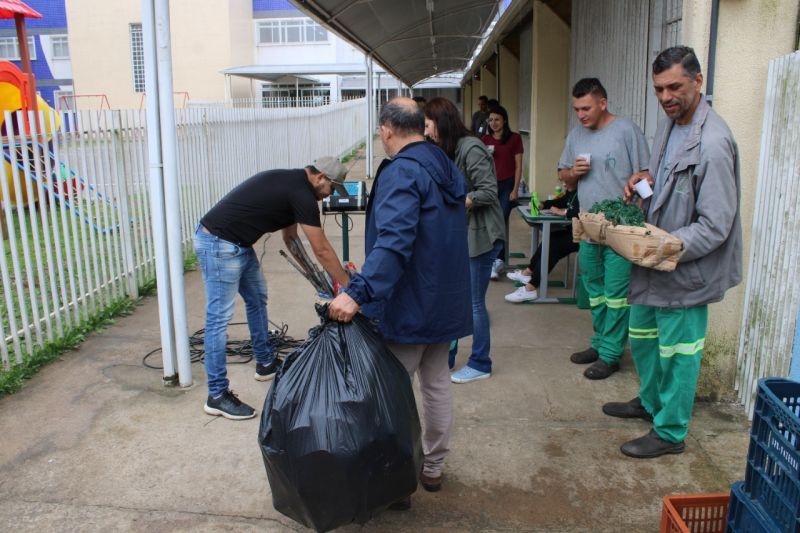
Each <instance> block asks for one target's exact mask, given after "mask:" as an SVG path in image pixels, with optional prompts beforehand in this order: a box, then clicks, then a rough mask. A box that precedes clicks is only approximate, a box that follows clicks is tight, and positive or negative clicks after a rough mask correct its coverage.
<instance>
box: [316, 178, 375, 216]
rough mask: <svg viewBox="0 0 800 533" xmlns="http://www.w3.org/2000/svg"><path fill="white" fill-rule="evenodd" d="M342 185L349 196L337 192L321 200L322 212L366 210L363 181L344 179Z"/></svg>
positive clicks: (365, 191)
mask: <svg viewBox="0 0 800 533" xmlns="http://www.w3.org/2000/svg"><path fill="white" fill-rule="evenodd" d="M344 187H345V189H347V194H348V195H349V196H341V195H340V194H339V193H338V192H336V191H334V193H333V194H332V195H330V196H328V197H327V198H325V199H324V200H322V214H323V215H324V214H328V213H347V212H351V211H366V209H367V185H366V184H365V183H364V182H363V181H345V182H344Z"/></svg>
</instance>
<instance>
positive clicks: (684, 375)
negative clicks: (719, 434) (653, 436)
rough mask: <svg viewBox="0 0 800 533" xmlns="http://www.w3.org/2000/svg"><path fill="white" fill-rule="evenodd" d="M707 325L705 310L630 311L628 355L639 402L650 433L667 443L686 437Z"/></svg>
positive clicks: (636, 307) (644, 308) (634, 308)
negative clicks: (636, 379)
mask: <svg viewBox="0 0 800 533" xmlns="http://www.w3.org/2000/svg"><path fill="white" fill-rule="evenodd" d="M707 325H708V306H707V305H699V306H696V307H681V308H677V309H669V308H666V307H650V306H647V305H632V306H631V318H630V339H631V354H632V355H633V362H634V364H635V365H636V372H638V373H639V381H640V385H639V397H640V398H641V400H642V405H643V406H644V408H645V409H647V412H648V413H650V414H651V415H653V429H655V431H656V433H658V436H659V437H661V438H662V439H664V440H666V441H669V442H681V441H683V439H685V438H686V433H688V431H689V419H691V417H692V408H693V407H694V395H695V391H696V390H697V378H698V376H699V375H700V359H701V357H702V356H703V346H704V345H705V341H706V326H707Z"/></svg>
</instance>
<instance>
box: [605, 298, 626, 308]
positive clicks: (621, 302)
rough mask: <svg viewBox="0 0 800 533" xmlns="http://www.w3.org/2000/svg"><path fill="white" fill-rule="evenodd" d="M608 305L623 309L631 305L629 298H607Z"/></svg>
mask: <svg viewBox="0 0 800 533" xmlns="http://www.w3.org/2000/svg"><path fill="white" fill-rule="evenodd" d="M606 305H607V306H608V307H609V308H610V309H623V308H625V307H630V304H629V303H628V299H627V298H606Z"/></svg>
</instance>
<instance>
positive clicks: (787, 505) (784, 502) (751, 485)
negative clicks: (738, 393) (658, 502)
mask: <svg viewBox="0 0 800 533" xmlns="http://www.w3.org/2000/svg"><path fill="white" fill-rule="evenodd" d="M727 526H728V529H727V530H728V531H730V532H734V533H739V532H748V533H750V532H759V533H760V532H764V533H772V532H781V533H782V532H788V533H795V532H800V383H796V382H794V381H790V380H787V379H777V378H768V379H762V380H761V381H759V384H758V397H757V398H756V406H755V411H754V413H753V426H752V429H751V430H750V448H749V450H748V452H747V466H746V470H745V478H744V481H739V482H736V483H734V484H733V486H732V487H731V499H730V504H729V508H728V524H727Z"/></svg>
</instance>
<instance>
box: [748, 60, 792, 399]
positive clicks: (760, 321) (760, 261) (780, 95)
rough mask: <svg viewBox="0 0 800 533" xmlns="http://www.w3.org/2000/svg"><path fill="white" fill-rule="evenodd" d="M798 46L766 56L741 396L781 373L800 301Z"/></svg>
mask: <svg viewBox="0 0 800 533" xmlns="http://www.w3.org/2000/svg"><path fill="white" fill-rule="evenodd" d="M798 235H800V52H795V53H794V54H791V55H788V56H784V57H781V58H778V59H775V60H773V61H772V62H770V65H769V76H768V81H767V94H766V99H765V102H764V123H763V131H762V134H761V159H760V162H759V170H758V190H757V192H756V208H755V214H754V217H753V234H752V242H751V248H750V267H749V270H748V276H747V288H746V292H745V301H744V313H743V318H742V329H741V334H740V337H739V352H738V358H737V361H738V376H737V379H736V389H737V390H738V391H739V399H740V401H741V402H742V403H744V404H745V408H746V410H747V412H748V413H752V409H753V401H754V399H755V396H756V391H757V383H758V379H759V378H762V377H768V376H786V375H788V373H789V365H790V363H791V357H792V343H793V339H794V333H795V321H796V320H797V309H798V305H799V304H800V276H799V275H798V271H800V239H798V237H797V236H798Z"/></svg>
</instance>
